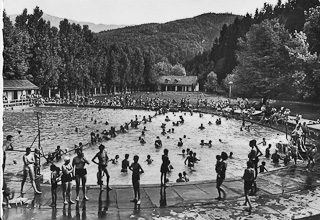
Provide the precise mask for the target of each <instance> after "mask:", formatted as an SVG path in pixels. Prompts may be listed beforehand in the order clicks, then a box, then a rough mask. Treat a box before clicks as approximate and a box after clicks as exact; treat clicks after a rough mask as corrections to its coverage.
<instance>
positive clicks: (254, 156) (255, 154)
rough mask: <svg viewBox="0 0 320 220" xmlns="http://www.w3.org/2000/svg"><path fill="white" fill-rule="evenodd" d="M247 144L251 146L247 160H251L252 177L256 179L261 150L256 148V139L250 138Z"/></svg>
mask: <svg viewBox="0 0 320 220" xmlns="http://www.w3.org/2000/svg"><path fill="white" fill-rule="evenodd" d="M249 146H250V147H251V152H250V153H249V155H248V157H249V160H250V161H252V164H253V168H254V170H255V176H254V178H255V179H256V178H257V176H258V163H259V157H260V156H261V155H262V152H261V151H260V149H259V148H258V146H257V141H256V140H251V141H250V142H249Z"/></svg>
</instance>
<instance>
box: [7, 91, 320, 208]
mask: <svg viewBox="0 0 320 220" xmlns="http://www.w3.org/2000/svg"><path fill="white" fill-rule="evenodd" d="M60 101H61V100H60ZM84 102H89V103H91V104H96V103H97V102H96V100H94V99H88V100H86V99H85V98H83V97H80V98H79V99H78V100H77V103H78V104H79V103H84ZM137 102H138V103H139V105H145V106H151V107H159V106H161V107H163V106H165V107H164V108H159V109H158V110H157V111H156V113H155V115H153V116H151V115H149V116H148V117H145V116H144V117H143V119H142V120H138V117H137V116H136V117H135V119H132V120H131V121H130V122H128V123H125V124H124V125H121V126H120V129H119V130H116V129H115V127H111V129H110V130H109V131H107V130H104V131H103V132H102V133H101V134H102V136H100V135H99V133H95V132H91V134H90V138H91V143H90V144H91V146H92V145H98V146H99V152H97V154H96V155H95V156H94V157H93V158H92V160H91V162H93V163H95V164H96V165H97V166H98V172H97V184H98V185H99V186H100V190H101V191H103V190H104V183H103V177H104V176H105V177H106V190H112V188H111V187H110V174H109V172H108V169H107V167H108V162H110V161H111V162H112V163H117V160H118V159H119V156H118V155H117V156H116V157H115V158H114V159H110V158H109V157H108V154H107V152H106V150H105V146H104V145H103V144H101V142H102V141H103V139H104V140H109V139H111V138H116V137H117V135H119V134H121V133H126V132H128V130H129V129H136V128H138V126H139V125H141V124H146V123H148V122H152V118H153V117H156V116H157V115H159V114H161V115H162V114H163V115H164V114H166V113H167V112H168V109H169V108H170V107H171V104H172V103H177V102H176V101H175V100H170V99H169V100H161V99H159V98H158V99H148V98H147V99H146V100H143V99H142V98H141V99H140V100H135V99H133V98H130V96H126V97H114V98H112V99H106V100H105V101H104V102H102V103H103V104H105V105H110V106H118V105H119V106H133V105H135V104H136V103H137ZM102 103H101V102H99V104H102ZM69 104H70V103H69ZM201 104H204V105H205V106H208V105H210V106H214V108H217V109H218V108H219V109H225V108H227V107H230V102H229V101H228V100H225V101H222V100H220V101H218V102H213V103H208V102H206V100H204V101H203V100H199V102H198V103H197V105H198V106H199V105H201ZM179 106H187V107H188V106H190V103H189V102H188V100H187V99H182V100H181V101H180V104H179ZM238 107H239V108H246V109H251V108H253V106H252V105H251V104H250V103H249V102H247V101H246V100H240V101H239V103H238V104H237V107H236V108H238ZM267 109H268V108H265V109H263V107H262V109H261V110H262V112H263V116H262V119H261V120H262V121H267V118H269V119H268V120H269V121H270V120H271V121H273V122H276V123H279V122H280V121H281V120H280V119H281V118H283V117H284V118H286V117H288V111H287V109H285V110H284V109H282V108H281V109H280V111H275V110H273V109H272V110H271V112H273V113H272V115H268V114H269V113H267V112H269V111H268V110H267ZM233 110H235V108H233ZM252 111H253V110H252ZM190 114H191V115H193V112H192V110H190ZM201 115H202V113H200V114H199V117H202V116H201ZM275 115H277V116H275ZM221 116H223V115H221ZM248 117H250V115H249V116H248ZM270 118H272V119H270ZM274 118H276V120H274ZM285 120H287V119H285ZM170 121H171V120H170V119H169V117H168V116H167V117H166V118H165V122H167V123H168V122H170ZM183 123H184V118H183V116H182V115H181V116H180V117H179V120H178V121H177V122H172V126H179V125H182V124H183ZM105 124H106V125H107V124H108V122H106V123H105ZM211 124H212V123H211V122H210V121H209V123H208V125H211ZM216 124H217V125H221V118H218V119H217V121H216ZM161 129H162V132H161V134H162V135H164V136H165V135H167V134H168V133H174V128H170V129H169V130H168V128H166V124H165V123H163V124H162V126H161ZM199 129H200V130H203V129H205V126H204V125H203V124H201V125H200V127H199ZM241 129H242V127H241ZM248 129H249V128H248ZM145 131H146V127H145V126H144V128H143V129H142V131H141V136H140V137H139V141H140V143H141V144H144V143H145V141H146V140H145V139H144V135H145ZM308 134H309V130H308V128H307V126H306V124H305V123H303V124H301V123H300V122H299V120H297V125H296V128H295V129H294V131H293V132H292V135H291V137H292V138H291V140H290V141H289V143H288V145H287V146H286V148H285V150H283V148H281V149H282V152H281V153H282V154H283V155H280V154H279V153H278V150H276V151H275V152H274V153H273V154H272V155H271V153H270V148H271V144H269V146H268V147H267V148H266V152H265V154H264V155H265V158H266V159H265V161H262V163H261V165H259V161H260V159H259V158H261V156H262V155H263V153H262V152H261V151H260V148H259V147H258V145H260V144H262V145H263V146H267V141H266V140H265V138H264V139H263V140H262V142H261V143H257V141H256V140H252V141H250V142H249V146H250V147H251V151H250V152H249V154H248V162H247V164H246V165H247V168H246V169H245V170H244V174H243V177H242V178H243V180H244V195H245V203H244V205H249V208H250V209H251V208H252V205H251V201H250V199H249V195H250V193H251V194H252V191H256V189H257V185H256V178H257V176H258V173H259V172H260V173H261V172H265V171H267V169H266V161H268V160H270V159H271V161H272V163H273V164H274V165H275V166H278V165H279V163H280V160H283V161H284V164H285V165H288V163H289V162H290V161H291V160H293V161H294V163H295V164H296V163H297V160H298V159H302V160H308V165H307V167H308V168H309V167H310V168H312V167H313V166H314V164H315V155H316V153H317V148H316V146H315V145H311V146H307V145H306V138H307V135H308ZM184 138H185V137H184ZM11 140H12V136H8V137H7V142H6V144H4V164H3V170H4V169H5V152H6V151H7V150H10V149H13V147H12V145H11V144H10V143H11ZM219 141H220V142H222V140H221V139H219ZM200 145H208V146H209V147H211V146H212V141H211V140H209V142H208V143H205V142H204V140H201V142H200ZM154 146H155V148H158V149H159V148H161V147H162V141H161V139H160V137H159V136H158V137H157V138H156V140H155V142H154ZM177 146H178V147H183V139H182V138H179V142H178V144H177ZM72 151H74V152H75V153H76V156H75V157H74V158H73V160H72V162H71V158H70V157H69V156H68V155H67V154H66V153H68V152H70V151H68V150H66V151H63V150H61V149H60V146H58V147H57V149H56V150H55V152H52V153H50V154H48V155H47V156H45V155H43V154H41V153H40V152H39V151H37V150H35V153H34V154H31V148H26V153H25V155H24V156H23V162H24V167H23V180H22V183H21V193H23V188H24V184H25V181H26V178H27V176H28V174H29V176H30V180H31V183H32V187H33V189H34V191H35V193H39V194H40V193H41V192H40V191H39V190H38V188H37V185H36V184H35V179H36V176H37V174H39V172H38V170H39V167H38V166H37V163H38V162H37V160H38V159H37V158H39V156H43V157H45V158H46V161H47V163H51V166H50V170H51V192H52V204H51V206H53V207H56V202H57V187H58V183H59V182H61V185H62V189H63V190H62V193H63V203H64V204H74V203H75V202H74V201H73V199H72V194H71V188H72V182H73V180H75V182H76V199H75V200H76V201H77V202H78V201H79V192H80V185H82V191H83V199H84V200H89V198H88V196H87V191H86V181H87V170H86V168H85V166H86V165H87V164H90V160H88V159H87V158H86V157H85V156H84V145H82V143H79V145H78V146H76V147H75V149H72ZM64 154H66V155H65V156H64V164H63V165H62V167H61V168H59V167H57V166H56V165H54V159H56V160H60V159H61V158H62V156H63V155H64ZM232 154H233V153H232V152H231V153H230V154H229V155H228V154H227V153H226V152H222V153H221V155H217V156H216V159H217V161H216V165H215V172H216V174H217V177H216V188H217V190H218V195H219V196H218V197H217V198H216V199H217V200H219V201H220V200H223V199H225V198H226V192H225V190H224V189H223V188H222V184H223V182H224V180H225V178H226V173H227V160H228V159H231V158H232ZM181 155H182V156H183V157H185V160H184V163H185V165H186V166H187V167H188V168H189V169H193V168H194V166H195V164H196V163H197V162H198V161H200V159H199V158H197V154H196V152H194V151H192V150H190V148H187V150H185V149H182V153H181ZM146 162H147V163H148V164H151V163H152V162H153V159H151V156H150V155H148V156H147V159H146ZM172 169H174V168H173V166H172V164H171V161H170V159H169V150H168V149H164V151H163V155H162V164H161V166H160V184H161V186H166V185H167V183H168V181H169V180H168V178H167V174H168V173H169V172H170V171H171V170H172ZM129 170H130V171H132V186H133V190H134V198H133V199H132V200H131V201H132V202H135V203H136V204H140V203H141V198H140V174H142V173H144V170H143V168H142V167H141V165H140V164H139V156H138V155H135V156H134V157H133V163H132V164H131V165H130V162H129V154H126V155H125V158H124V160H123V161H122V164H121V170H120V172H123V173H126V172H128V171H129ZM258 170H259V171H258ZM189 180H190V178H189V176H188V175H187V173H186V172H185V171H183V172H179V174H178V179H177V180H176V182H179V183H181V182H188V181H189ZM4 191H5V190H4ZM5 192H6V191H5Z"/></svg>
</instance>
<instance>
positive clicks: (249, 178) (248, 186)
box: [242, 161, 254, 209]
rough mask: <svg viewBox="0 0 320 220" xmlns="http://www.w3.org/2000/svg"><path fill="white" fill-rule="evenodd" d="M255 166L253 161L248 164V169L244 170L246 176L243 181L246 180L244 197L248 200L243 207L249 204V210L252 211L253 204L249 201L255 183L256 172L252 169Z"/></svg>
mask: <svg viewBox="0 0 320 220" xmlns="http://www.w3.org/2000/svg"><path fill="white" fill-rule="evenodd" d="M252 167H253V164H252V162H251V161H248V162H247V168H246V169H245V170H244V174H243V177H242V179H243V180H244V196H245V198H246V200H245V203H244V204H243V205H245V206H246V205H247V203H248V204H249V208H250V209H252V206H251V202H250V199H249V191H250V190H251V188H252V184H253V182H254V170H253V169H252Z"/></svg>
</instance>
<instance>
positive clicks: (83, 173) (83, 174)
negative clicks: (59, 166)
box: [72, 148, 89, 202]
mask: <svg viewBox="0 0 320 220" xmlns="http://www.w3.org/2000/svg"><path fill="white" fill-rule="evenodd" d="M86 164H89V161H88V160H87V159H86V158H85V157H84V155H83V152H82V148H78V149H77V156H76V157H74V158H73V160H72V166H73V168H74V170H75V178H76V194H77V197H76V201H77V202H78V201H79V191H80V180H81V182H82V192H83V198H84V199H85V200H86V201H88V200H89V198H88V197H87V190H86V182H87V169H86V168H84V167H85V165H86Z"/></svg>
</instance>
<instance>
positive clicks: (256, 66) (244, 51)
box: [183, 0, 320, 100]
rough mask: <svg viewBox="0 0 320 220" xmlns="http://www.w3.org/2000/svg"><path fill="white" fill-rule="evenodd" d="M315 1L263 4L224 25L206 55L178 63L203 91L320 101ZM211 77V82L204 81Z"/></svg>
mask: <svg viewBox="0 0 320 220" xmlns="http://www.w3.org/2000/svg"><path fill="white" fill-rule="evenodd" d="M319 5H320V2H319V1H318V0H289V1H288V2H286V3H282V2H281V0H279V1H278V3H277V4H276V5H275V6H272V5H270V4H264V6H263V8H262V9H261V10H258V9H257V10H256V13H255V14H254V16H251V15H249V14H247V15H246V16H245V17H244V18H242V19H239V18H236V19H235V21H234V22H233V23H232V24H230V25H224V26H223V27H222V29H221V32H220V36H219V38H216V39H215V40H214V44H213V46H212V48H211V50H208V51H205V52H203V53H200V54H198V55H196V56H195V57H194V58H193V59H191V60H188V61H186V62H184V63H183V65H184V67H185V68H186V71H187V74H188V75H198V76H199V79H200V82H201V83H202V85H203V86H204V88H206V89H207V90H208V91H210V90H211V91H212V90H213V91H214V90H215V89H217V87H219V88H224V89H227V88H228V82H230V81H232V82H233V83H234V84H233V87H234V89H233V91H234V92H235V93H236V94H237V95H240V96H245V97H270V98H277V99H287V100H288V99H289V100H305V99H311V100H320V94H319V93H320V89H319V88H320V72H319V67H320V63H319V62H320V60H319V52H320V47H319V45H320V34H319V33H320V16H319V13H320V9H319V7H317V6H319ZM207 76H210V77H207Z"/></svg>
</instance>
